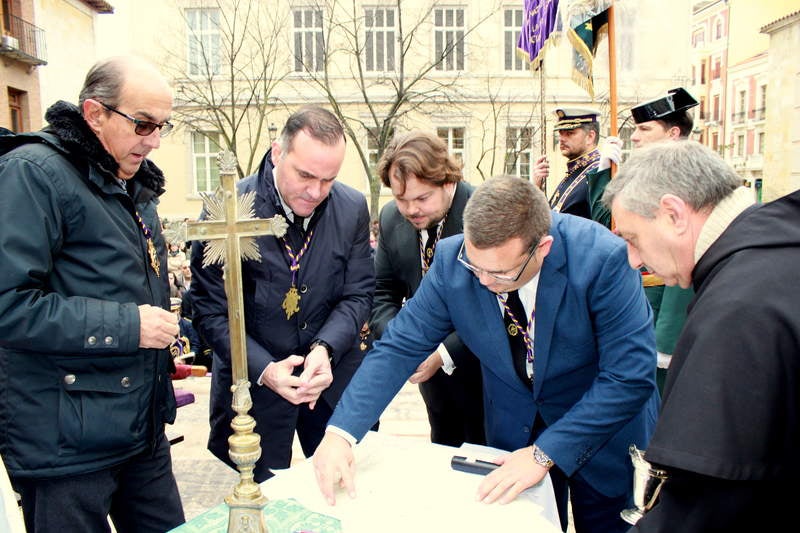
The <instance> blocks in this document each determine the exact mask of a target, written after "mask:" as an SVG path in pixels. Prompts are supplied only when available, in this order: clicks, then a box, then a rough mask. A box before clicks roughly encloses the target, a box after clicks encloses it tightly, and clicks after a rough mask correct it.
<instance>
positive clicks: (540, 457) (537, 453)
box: [533, 444, 555, 468]
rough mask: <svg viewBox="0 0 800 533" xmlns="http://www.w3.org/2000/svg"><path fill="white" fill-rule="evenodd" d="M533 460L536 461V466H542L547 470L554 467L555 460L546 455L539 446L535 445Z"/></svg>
mask: <svg viewBox="0 0 800 533" xmlns="http://www.w3.org/2000/svg"><path fill="white" fill-rule="evenodd" d="M533 460H534V461H536V464H539V465H542V466H543V467H545V468H550V467H552V466H553V464H555V463H553V460H552V459H550V456H548V455H547V454H546V453H544V452H543V451H542V449H541V448H539V447H538V446H537V445H535V444H534V445H533Z"/></svg>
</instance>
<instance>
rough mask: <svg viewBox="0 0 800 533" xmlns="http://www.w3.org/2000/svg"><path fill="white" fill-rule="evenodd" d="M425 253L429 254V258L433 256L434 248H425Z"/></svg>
mask: <svg viewBox="0 0 800 533" xmlns="http://www.w3.org/2000/svg"><path fill="white" fill-rule="evenodd" d="M425 255H427V256H428V259H430V258H431V257H433V248H428V249H427V250H425Z"/></svg>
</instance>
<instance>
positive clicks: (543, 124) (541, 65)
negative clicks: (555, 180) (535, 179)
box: [539, 58, 547, 194]
mask: <svg viewBox="0 0 800 533" xmlns="http://www.w3.org/2000/svg"><path fill="white" fill-rule="evenodd" d="M546 105H547V99H546V98H545V95H544V58H541V61H540V62H539V124H541V133H542V142H541V147H540V148H541V150H540V152H541V154H540V155H547V115H546V113H545V106H546ZM541 189H542V190H543V191H547V177H546V176H545V177H544V178H543V179H542V185H541ZM545 194H546V193H545Z"/></svg>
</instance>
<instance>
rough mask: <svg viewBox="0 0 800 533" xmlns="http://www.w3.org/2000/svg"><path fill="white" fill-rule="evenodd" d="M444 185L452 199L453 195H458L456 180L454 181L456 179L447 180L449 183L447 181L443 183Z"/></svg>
mask: <svg viewBox="0 0 800 533" xmlns="http://www.w3.org/2000/svg"><path fill="white" fill-rule="evenodd" d="M443 187H444V190H445V192H447V195H448V196H449V197H450V199H451V200H452V199H453V196H455V195H456V182H454V181H450V182H447V183H445V184H444V185H443Z"/></svg>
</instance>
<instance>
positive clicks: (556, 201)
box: [550, 149, 600, 219]
mask: <svg viewBox="0 0 800 533" xmlns="http://www.w3.org/2000/svg"><path fill="white" fill-rule="evenodd" d="M599 161H600V153H599V152H598V151H597V150H596V149H595V150H592V151H591V152H588V153H585V154H583V155H582V156H580V157H576V158H575V159H572V160H570V161H567V175H566V176H565V177H564V179H563V180H561V183H559V184H558V187H556V190H555V191H554V192H553V195H552V196H551V197H550V207H551V208H553V210H554V211H556V212H558V213H569V214H570V215H576V216H579V217H583V218H589V219H591V218H592V212H591V208H590V206H589V186H588V183H587V175H588V173H589V172H590V171H592V170H594V169H596V168H597V163H598V162H599Z"/></svg>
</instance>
